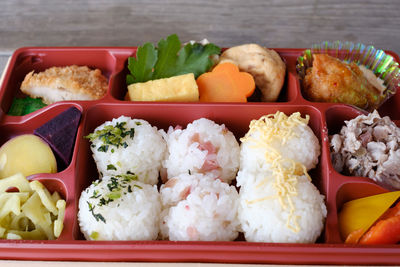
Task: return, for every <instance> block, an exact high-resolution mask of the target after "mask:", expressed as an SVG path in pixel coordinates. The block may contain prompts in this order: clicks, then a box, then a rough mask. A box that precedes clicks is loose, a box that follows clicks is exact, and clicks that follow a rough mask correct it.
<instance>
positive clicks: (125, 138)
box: [89, 116, 166, 184]
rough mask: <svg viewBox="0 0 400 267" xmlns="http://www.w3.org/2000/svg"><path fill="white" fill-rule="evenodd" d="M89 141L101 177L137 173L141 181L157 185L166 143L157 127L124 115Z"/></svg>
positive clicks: (95, 131)
mask: <svg viewBox="0 0 400 267" xmlns="http://www.w3.org/2000/svg"><path fill="white" fill-rule="evenodd" d="M89 138H90V141H91V142H92V145H91V150H92V152H93V158H94V160H95V162H96V164H97V169H98V171H99V173H100V176H103V175H104V176H106V175H118V174H136V175H137V176H138V178H139V181H142V182H144V183H148V184H157V182H158V177H159V171H160V168H161V162H162V159H163V158H164V155H165V151H166V143H165V141H164V139H163V137H162V135H161V133H160V132H159V131H157V128H156V127H152V126H151V125H150V124H149V123H148V122H147V121H145V120H140V119H131V118H130V117H125V116H121V117H119V118H117V119H113V120H112V121H107V122H105V123H103V124H102V125H100V126H98V127H97V128H96V129H95V130H94V133H93V134H91V135H89Z"/></svg>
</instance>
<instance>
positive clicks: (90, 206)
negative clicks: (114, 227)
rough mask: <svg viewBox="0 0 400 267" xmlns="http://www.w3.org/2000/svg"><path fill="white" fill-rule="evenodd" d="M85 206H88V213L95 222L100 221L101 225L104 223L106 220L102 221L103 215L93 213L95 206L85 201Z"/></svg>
mask: <svg viewBox="0 0 400 267" xmlns="http://www.w3.org/2000/svg"><path fill="white" fill-rule="evenodd" d="M87 204H88V206H89V211H90V212H91V213H92V215H93V217H94V218H95V219H96V221H97V222H98V221H102V222H103V223H106V219H104V217H103V215H101V214H100V213H94V208H95V207H96V206H95V205H92V204H91V203H90V202H89V201H87Z"/></svg>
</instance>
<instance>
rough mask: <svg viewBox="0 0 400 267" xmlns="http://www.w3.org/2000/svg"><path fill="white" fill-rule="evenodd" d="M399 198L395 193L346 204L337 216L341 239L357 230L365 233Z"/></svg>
mask: <svg viewBox="0 0 400 267" xmlns="http://www.w3.org/2000/svg"><path fill="white" fill-rule="evenodd" d="M399 197H400V191H395V192H389V193H384V194H378V195H374V196H369V197H364V198H359V199H355V200H352V201H349V202H346V203H345V204H344V205H343V207H342V209H341V211H340V212H339V215H338V221H339V228H340V233H341V235H342V238H343V239H346V237H347V236H348V235H349V234H350V233H351V232H353V231H355V230H359V229H362V233H365V232H366V231H367V230H368V229H369V228H370V227H371V225H372V224H374V222H375V221H376V220H377V219H378V218H379V217H380V216H382V214H383V213H384V212H385V211H386V210H387V209H388V208H389V207H390V206H391V205H392V204H393V203H394V202H395V201H396V200H397V199H398V198H399Z"/></svg>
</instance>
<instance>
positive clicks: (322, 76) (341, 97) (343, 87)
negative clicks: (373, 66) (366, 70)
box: [303, 54, 383, 109]
mask: <svg viewBox="0 0 400 267" xmlns="http://www.w3.org/2000/svg"><path fill="white" fill-rule="evenodd" d="M313 60H314V61H313V66H312V68H309V69H307V74H306V76H305V77H304V80H303V93H304V95H305V97H306V98H307V99H308V100H311V101H316V102H333V103H346V104H351V105H355V106H357V107H360V108H363V109H373V108H376V107H377V106H378V105H379V103H380V102H381V101H382V99H383V95H382V94H381V92H380V90H379V89H378V88H376V87H375V86H374V85H372V84H371V83H370V82H369V81H368V80H367V78H366V77H365V76H364V74H363V72H362V71H361V70H360V68H359V67H358V66H357V65H356V64H355V63H354V62H351V63H350V64H347V63H344V62H342V61H340V60H339V59H337V58H334V57H331V56H329V55H326V54H314V55H313Z"/></svg>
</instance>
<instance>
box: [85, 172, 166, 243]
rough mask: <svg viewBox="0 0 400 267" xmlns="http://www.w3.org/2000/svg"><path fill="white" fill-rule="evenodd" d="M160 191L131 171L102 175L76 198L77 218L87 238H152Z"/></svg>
mask: <svg viewBox="0 0 400 267" xmlns="http://www.w3.org/2000/svg"><path fill="white" fill-rule="evenodd" d="M160 212H161V202H160V195H159V192H158V190H157V187H156V186H155V185H149V184H145V183H142V182H139V181H136V176H134V175H122V176H121V175H119V176H104V177H103V178H102V179H101V180H97V181H95V182H93V183H92V184H91V185H90V186H89V187H88V188H87V189H85V190H84V191H83V192H82V193H81V196H80V198H79V211H78V221H79V226H80V229H81V232H82V233H83V235H84V236H85V238H86V239H87V240H155V239H156V238H157V236H158V233H159V218H160V217H159V216H160Z"/></svg>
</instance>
